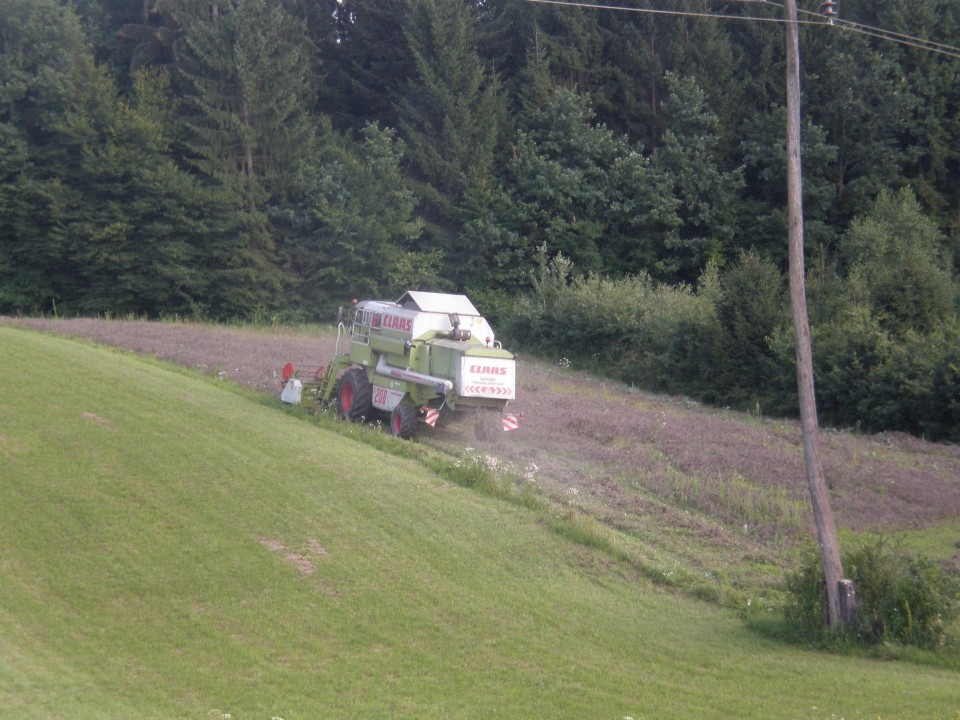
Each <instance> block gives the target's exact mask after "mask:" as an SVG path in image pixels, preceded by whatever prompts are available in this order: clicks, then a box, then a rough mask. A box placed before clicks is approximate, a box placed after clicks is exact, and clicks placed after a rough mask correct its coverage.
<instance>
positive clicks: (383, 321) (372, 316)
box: [281, 291, 518, 437]
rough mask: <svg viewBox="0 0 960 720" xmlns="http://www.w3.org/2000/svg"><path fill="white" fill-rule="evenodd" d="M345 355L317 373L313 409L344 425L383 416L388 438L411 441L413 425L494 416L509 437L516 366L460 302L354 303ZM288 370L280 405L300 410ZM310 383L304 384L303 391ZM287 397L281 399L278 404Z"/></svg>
mask: <svg viewBox="0 0 960 720" xmlns="http://www.w3.org/2000/svg"><path fill="white" fill-rule="evenodd" d="M341 328H342V329H343V331H344V332H346V333H347V337H348V340H349V347H348V349H347V350H346V351H345V352H344V353H343V354H339V347H338V351H337V354H336V355H335V357H334V359H333V361H332V362H331V363H330V364H329V365H328V366H326V367H325V368H324V369H323V372H322V373H318V378H317V380H316V382H315V383H313V385H314V391H315V394H316V397H317V401H318V402H319V403H320V404H323V405H328V404H335V405H336V408H337V413H338V415H339V416H340V417H341V418H343V419H345V420H354V421H356V420H360V419H371V418H373V417H375V416H376V415H377V414H378V413H381V414H385V415H388V416H389V419H390V422H389V427H390V431H391V433H392V434H393V435H396V436H398V437H411V436H412V435H413V434H414V433H415V432H416V429H417V427H418V423H420V422H426V423H428V424H430V425H431V426H432V425H435V424H436V423H437V420H438V419H439V417H440V416H441V412H444V413H447V412H451V413H474V414H475V415H476V417H477V420H478V427H481V426H482V425H483V422H484V418H486V417H489V416H490V415H493V414H497V415H498V416H499V419H500V423H501V426H502V427H503V429H504V430H513V429H516V427H517V423H518V419H517V416H516V414H514V413H511V412H508V411H507V405H508V404H509V403H511V402H512V401H515V400H516V361H515V360H514V357H513V355H512V354H511V353H510V352H508V351H507V350H504V349H503V347H501V345H500V343H499V342H498V341H497V340H496V338H495V336H494V333H493V329H492V328H491V327H490V324H489V323H488V322H487V321H486V319H485V318H484V317H483V316H482V315H480V313H479V312H478V311H477V309H476V308H475V307H474V306H473V303H471V302H470V300H469V299H467V297H466V296H465V295H451V294H446V293H432V292H418V291H409V292H406V293H404V295H403V296H402V297H401V298H400V299H399V300H397V301H395V302H389V301H380V300H363V301H360V302H354V304H353V308H352V312H351V314H350V318H349V329H348V328H347V327H346V326H341ZM295 374H296V373H295V369H292V366H291V365H289V364H288V366H287V367H285V369H284V377H283V379H282V385H283V394H282V395H281V399H284V401H285V402H294V401H295V402H299V399H300V398H299V387H300V381H299V380H298V379H297V378H296V377H295ZM309 384H310V383H308V385H309ZM284 395H286V398H284Z"/></svg>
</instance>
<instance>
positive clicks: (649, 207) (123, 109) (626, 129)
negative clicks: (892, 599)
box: [0, 0, 960, 437]
mask: <svg viewBox="0 0 960 720" xmlns="http://www.w3.org/2000/svg"><path fill="white" fill-rule="evenodd" d="M660 5H662V6H663V7H662V9H663V10H668V11H677V12H678V13H691V14H668V13H659V14H652V13H631V12H625V11H602V10H597V9H586V8H575V7H570V6H553V5H547V4H542V3H531V2H527V1H526V0H455V1H453V2H451V1H450V0H142V2H139V3H134V2H130V1H129V0H73V1H72V2H61V1H59V0H0V237H2V245H0V312H8V313H10V312H22V313H36V312H42V313H59V314H71V315H72V314H102V313H112V314H137V315H141V316H147V317H161V316H174V315H177V316H190V317H202V318H210V319H249V318H254V317H263V316H265V315H269V316H270V317H278V318H282V319H289V320H300V319H305V320H312V319H325V318H327V317H329V316H330V313H331V312H332V310H333V308H335V307H336V306H337V305H338V304H341V303H343V302H344V301H345V300H347V299H349V298H352V297H363V296H378V297H390V296H394V295H399V294H400V292H402V291H403V290H405V289H408V288H411V287H416V288H422V289H436V290H449V291H458V292H466V293H467V294H469V295H470V296H471V297H472V298H473V299H474V301H475V302H476V303H477V304H478V305H479V306H480V307H482V308H483V309H484V311H485V312H487V314H488V315H491V316H492V317H493V318H494V320H498V321H501V322H502V323H503V324H504V326H505V327H514V328H516V329H517V338H516V339H517V342H518V343H519V344H521V345H522V344H524V343H530V344H534V343H535V344H538V345H539V346H540V347H541V348H548V346H550V343H551V342H554V343H558V344H555V345H553V346H552V347H553V350H554V351H555V352H557V353H560V354H566V355H576V353H575V352H574V348H573V347H572V346H570V345H564V344H562V343H565V342H567V341H569V338H567V340H559V339H556V340H550V335H549V332H545V331H538V333H539V334H536V335H530V334H522V332H521V328H522V327H525V324H526V325H527V326H528V325H529V323H531V322H535V318H534V315H535V313H534V312H533V308H535V307H537V306H536V302H537V301H536V298H537V297H538V295H537V293H538V289H537V288H541V289H542V287H543V278H544V277H547V276H548V275H549V272H554V274H556V269H554V270H551V271H549V272H547V275H544V268H545V267H554V266H553V265H551V263H556V262H558V261H559V263H560V264H559V267H561V268H562V269H563V273H562V274H563V275H564V280H563V282H564V283H565V285H564V288H565V289H564V290H563V293H561V294H560V295H564V294H568V293H569V294H574V293H575V291H577V288H580V289H583V288H586V289H591V290H596V289H597V288H599V287H601V286H603V287H607V285H609V286H610V287H614V288H618V292H621V296H620V297H621V298H626V299H627V301H628V302H634V303H635V304H634V306H633V307H632V308H631V307H626V308H614V307H611V308H609V313H608V314H606V315H603V316H602V317H606V318H610V317H621V316H622V315H623V313H630V312H631V311H633V312H634V313H635V314H636V313H639V312H640V306H639V305H636V302H637V301H636V296H633V295H631V294H630V293H624V288H634V289H635V288H636V287H637V284H638V283H639V284H640V285H643V286H644V287H647V288H648V289H651V288H652V289H654V290H656V291H657V292H660V293H661V294H664V293H670V294H671V297H673V296H674V295H676V296H677V297H679V296H680V295H683V294H687V295H689V296H690V298H693V299H695V300H697V301H699V302H707V301H708V300H709V301H710V307H711V312H713V313H714V315H712V316H711V317H713V316H715V317H716V318H718V322H719V323H720V324H719V325H717V328H715V329H717V332H720V335H717V336H716V337H713V336H711V337H712V339H711V340H710V343H711V347H713V348H714V349H716V348H719V347H725V348H726V351H725V353H726V354H725V355H724V357H725V358H726V360H725V362H726V363H727V365H728V366H729V365H730V364H731V363H733V366H732V367H727V369H725V370H724V371H723V373H720V374H718V373H712V375H714V376H716V377H714V379H713V380H711V379H710V376H711V373H710V372H706V371H705V375H704V376H703V377H701V378H699V379H696V380H695V381H691V382H693V384H694V389H696V390H697V391H698V392H700V394H702V395H704V396H705V397H712V396H715V398H714V399H716V400H718V401H721V402H730V403H734V404H736V403H742V402H745V401H752V402H758V401H757V400H756V399H755V398H758V397H760V395H762V394H763V393H759V392H758V391H757V390H756V388H753V389H752V390H751V386H749V385H748V384H747V381H746V380H745V379H744V378H749V377H753V378H755V380H756V382H764V381H765V379H767V378H769V377H770V374H769V373H768V372H766V370H764V369H763V368H762V367H759V368H757V367H751V366H750V363H751V362H760V363H761V364H762V363H763V362H771V363H773V364H774V365H777V364H778V363H787V367H789V362H790V361H789V360H787V359H785V355H784V354H783V343H784V342H786V341H785V340H784V339H783V337H782V336H781V334H780V330H779V329H780V327H781V324H780V323H781V321H782V317H783V312H785V305H784V300H783V297H781V295H782V271H783V270H784V266H785V263H786V249H787V248H786V218H785V204H786V203H785V182H784V173H785V171H784V166H785V153H784V124H785V121H784V87H783V86H784V82H783V77H784V67H783V65H784V51H783V31H782V27H780V26H779V25H778V24H777V23H775V22H760V21H751V20H746V19H741V20H732V19H717V18H711V17H703V16H702V15H708V14H715V15H725V16H741V17H746V16H748V15H758V14H759V15H762V14H763V13H767V15H768V18H767V19H776V18H778V17H779V16H778V14H777V9H776V8H772V9H768V8H763V7H761V6H759V5H758V4H750V3H719V4H718V3H703V2H700V1H699V0H694V1H693V2H691V0H667V2H664V3H661V4H660ZM801 5H802V3H801ZM809 10H811V11H812V12H810V13H808V15H807V17H808V18H812V19H814V20H816V19H817V16H816V14H815V12H816V8H809ZM693 11H697V12H698V13H699V15H698V14H694V12H693ZM841 13H842V15H843V17H844V18H846V19H848V20H854V21H856V22H858V23H862V24H863V25H864V26H868V27H882V28H886V29H888V30H892V31H896V32H898V33H902V34H903V35H904V36H911V37H922V38H929V39H931V40H935V41H939V42H941V43H945V44H947V45H949V44H950V43H951V42H956V40H957V38H960V8H958V7H957V5H956V3H955V2H953V0H875V1H867V0H846V2H845V3H844V4H843V7H842V8H841ZM801 32H802V36H801V53H802V57H803V88H804V98H803V102H804V123H805V127H804V132H803V144H804V148H803V153H804V155H803V157H804V183H805V198H804V203H805V214H806V241H807V256H808V263H809V268H810V272H811V280H810V292H811V297H812V302H813V304H814V306H815V311H814V312H815V314H814V317H813V320H814V323H816V322H817V321H818V317H819V319H820V321H821V328H820V330H817V329H816V327H815V333H817V332H819V333H820V336H819V337H820V339H819V341H818V342H819V348H818V347H817V346H815V348H814V350H815V353H817V352H819V353H820V354H821V356H823V357H830V358H832V359H831V360H830V362H831V363H833V365H830V366H829V367H827V368H826V371H825V372H826V375H825V376H824V379H823V381H822V382H821V386H823V385H824V384H826V385H827V386H828V387H830V386H831V381H830V379H829V378H831V377H833V378H835V384H836V388H835V390H829V391H828V392H829V393H830V397H831V398H833V401H834V402H835V403H837V404H840V405H842V404H844V403H847V404H848V405H851V406H856V405H857V402H854V400H853V399H850V398H847V399H844V398H845V397H846V395H849V394H850V393H855V394H857V393H866V392H875V391H876V388H877V382H878V381H877V380H876V376H875V373H877V372H879V370H878V368H887V370H885V372H887V375H884V377H885V378H886V379H885V380H884V385H883V386H884V388H886V391H887V392H888V394H892V395H893V396H894V397H897V396H900V395H902V393H901V392H900V390H902V388H903V387H908V386H909V387H913V386H919V385H922V384H923V383H921V382H920V381H919V380H917V379H916V377H915V376H916V375H917V373H918V372H921V371H918V370H917V369H916V367H914V364H915V363H914V359H916V360H917V361H918V362H920V363H921V365H923V363H926V365H924V367H926V368H927V369H928V370H929V372H930V373H934V374H936V373H940V375H938V376H937V377H940V380H939V381H938V382H939V383H940V385H936V383H934V385H930V383H927V386H928V390H927V392H928V397H927V400H926V402H928V403H930V404H934V403H938V402H939V403H940V404H944V403H945V404H946V407H948V408H952V410H950V412H952V413H953V419H952V420H950V417H947V419H946V420H943V419H941V420H938V423H940V424H938V427H940V426H941V425H943V424H944V423H945V427H947V428H950V427H953V428H954V429H953V430H952V431H950V430H947V431H943V430H938V431H936V432H934V433H933V434H936V435H938V436H940V437H943V436H951V433H956V432H957V430H956V428H957V427H960V408H958V407H957V406H958V404H960V399H958V397H957V394H956V393H957V387H958V385H960V383H958V382H957V381H956V377H957V374H958V373H960V370H958V369H957V360H956V358H955V356H951V355H950V352H949V351H950V348H951V347H955V344H956V343H955V340H956V333H957V325H958V321H957V306H958V294H960V291H958V285H960V284H958V279H957V278H958V263H960V259H958V258H960V158H958V153H960V78H958V69H960V60H958V59H957V58H956V57H954V56H952V55H950V54H944V53H937V52H929V51H927V50H922V49H919V48H917V47H914V46H911V45H909V44H900V43H891V42H889V41H885V40H881V39H879V38H877V37H875V36H872V35H870V34H861V33H855V32H852V31H850V30H849V29H845V28H843V27H841V26H839V25H833V26H831V25H828V24H826V23H825V22H811V23H809V24H806V25H804V26H803V28H802V31H801ZM538 268H539V270H538ZM538 273H539V276H538ZM774 280H776V281H774ZM738 283H739V284H742V287H741V288H740V290H737V291H735V290H733V289H732V288H734V287H735V286H736V285H737V284H738ZM605 284H606V285H605ZM711 288H712V290H711ZM720 288H725V289H723V292H720V290H719V289H720ZM761 290H762V291H763V292H764V293H768V295H764V297H763V298H762V299H761V298H755V297H754V295H755V294H756V293H758V292H760V291H761ZM651 291H653V290H651ZM711 292H713V293H714V294H713V295H711V294H710V293H711ZM736 292H739V293H741V294H740V295H739V296H738V295H736V294H735V293H736ZM615 295H616V293H613V295H611V297H613V296H615ZM720 298H727V300H724V301H721V300H720ZM751 298H754V301H755V303H756V307H754V308H753V309H752V310H751V309H750V307H748V306H749V303H750V302H751V301H752V300H751ZM541 299H542V298H541ZM741 301H742V306H741ZM718 303H719V304H718ZM724 303H726V304H724ZM679 305H682V303H677V306H678V307H679ZM539 307H540V309H541V310H542V311H543V312H544V313H547V312H548V311H547V309H546V306H545V305H544V304H543V303H542V302H541V304H540V305H539ZM554 309H556V308H554ZM754 311H755V312H756V313H759V315H754V314H752V313H753V312H754ZM544 317H546V315H544ZM724 318H725V320H724ZM540 319H541V320H542V319H543V317H541V318H540ZM774 319H775V320H776V321H775V322H774ZM634 322H635V324H636V322H638V321H637V320H636V318H635V321H634ZM538 327H539V326H538ZM584 332H585V333H586V332H587V329H586V328H584ZM605 332H606V330H604V331H602V332H601V338H600V339H595V340H592V341H590V342H582V343H581V345H583V349H582V352H583V357H584V358H585V359H586V360H590V359H591V358H592V361H594V362H596V361H597V356H598V355H601V354H608V355H610V356H611V357H613V356H614V355H616V352H617V350H616V349H617V348H620V350H624V343H623V342H622V341H621V342H618V343H617V342H615V343H613V345H612V346H611V345H610V344H609V343H608V344H606V345H597V343H598V342H602V337H605V335H604V333H605ZM711 332H713V331H711ZM951 333H953V334H952V335H951ZM721 336H723V337H721ZM702 339H703V338H701V340H702ZM689 340H690V338H689V337H687V338H686V340H684V336H682V335H681V336H679V337H676V338H674V341H675V342H676V343H677V346H679V345H682V344H683V342H687V341H689ZM855 343H860V345H859V346H857V347H856V348H854V347H852V344H855ZM951 343H954V344H953V346H951ZM694 344H695V343H694ZM576 345H577V344H576V343H574V346H576ZM692 346H693V345H691V347H692ZM937 347H943V348H946V350H944V351H943V352H942V353H940V354H939V355H937V357H936V358H933V357H927V355H928V354H929V353H931V352H933V350H931V348H937ZM701 350H702V348H701ZM918 354H919V355H921V356H923V357H920V358H917V355H918ZM634 355H635V353H634ZM630 357H631V355H630V353H626V354H625V355H624V357H623V358H622V359H618V360H616V361H615V362H611V364H610V367H608V368H607V369H608V370H609V371H615V372H619V373H621V375H623V376H627V375H629V376H631V377H635V378H637V379H638V380H641V381H644V382H646V381H647V380H645V379H644V377H641V375H639V374H638V371H637V369H636V367H637V364H636V363H634V364H633V365H632V366H631V360H630ZM718 357H719V356H718ZM730 358H742V359H741V360H740V361H734V360H731V359H730ZM896 358H899V359H896ZM951 358H953V359H951ZM689 362H694V359H690V360H689ZM737 362H740V363H741V364H742V366H738V365H737V364H736V363H737ZM890 363H893V365H890ZM777 366H778V367H780V366H779V365H777ZM631 367H632V369H631ZM678 367H680V366H678ZM715 367H716V368H720V365H716V366H715ZM891 367H895V368H896V369H895V370H891V369H890V368H891ZM618 368H619V369H618ZM931 368H939V370H937V369H931ZM951 368H952V369H951ZM741 371H742V372H741ZM781 372H782V369H781ZM923 372H926V371H923ZM631 373H632V375H631ZM657 373H666V374H667V375H669V374H670V371H669V369H668V368H664V369H662V370H657ZM831 373H832V374H831ZM857 373H860V376H857V377H859V380H858V379H857V377H854V376H856V374H857ZM871 373H873V374H874V375H871ZM911 373H912V375H911ZM951 373H952V374H951ZM928 374H929V373H928ZM674 375H676V376H678V377H679V376H682V375H683V373H681V372H674ZM721 375H722V376H723V377H726V378H727V380H725V381H724V380H722V377H721ZM871 376H872V377H874V381H868V380H867V378H868V377H871ZM888 376H889V377H888ZM651 377H652V376H651ZM910 377H914V385H913V386H911V385H910V382H909V378H910ZM818 381H819V380H818ZM651 382H653V381H651ZM657 382H658V383H659V384H660V385H664V381H657ZM931 382H932V381H931ZM711 383H713V389H708V388H707V386H708V385H710V384H711ZM858 383H859V385H858ZM951 383H953V384H952V385H951ZM655 384H656V383H655ZM666 385H669V383H666ZM741 385H742V387H741ZM934 386H936V387H937V388H940V389H939V390H938V391H937V392H942V391H944V389H946V390H947V391H950V392H952V393H953V395H952V396H948V397H946V398H943V397H942V396H941V397H939V398H937V397H936V396H935V395H930V394H929V393H931V392H934V391H933V390H932V389H930V388H933V387H934ZM670 387H673V386H672V385H671V386H670ZM718 388H719V389H718ZM723 388H727V389H726V390H724V389H723ZM852 388H859V389H858V390H856V391H854V390H853V389H852ZM898 388H899V389H900V390H898ZM785 392H788V391H785ZM918 392H919V391H918ZM920 394H921V395H922V393H920ZM835 396H836V397H835ZM824 401H827V398H824V400H823V401H822V402H824ZM917 402H920V401H919V400H918V401H917ZM764 404H765V405H767V406H770V407H772V406H774V405H778V406H783V407H789V406H790V400H789V398H787V399H786V400H784V399H783V398H780V399H769V400H764ZM827 405H828V406H829V402H827ZM860 405H861V406H862V407H867V406H866V405H863V403H860ZM868 405H869V403H868ZM864 412H866V411H865V410H862V409H861V410H857V411H856V412H854V413H853V414H852V415H849V414H848V415H849V417H852V416H853V415H856V416H857V419H858V420H859V419H860V415H862V414H864ZM887 415H888V416H889V415H897V413H893V412H887ZM849 417H848V416H842V421H843V422H847V421H850V420H849ZM911 422H912V424H911ZM951 423H952V425H951ZM928 425H929V424H928ZM883 426H884V427H907V428H909V429H913V430H918V428H919V431H921V432H932V431H929V430H928V429H923V428H922V427H920V426H918V425H917V423H916V422H914V421H910V422H907V423H906V425H904V423H903V422H900V421H896V422H885V423H884V424H883ZM924 427H927V426H924Z"/></svg>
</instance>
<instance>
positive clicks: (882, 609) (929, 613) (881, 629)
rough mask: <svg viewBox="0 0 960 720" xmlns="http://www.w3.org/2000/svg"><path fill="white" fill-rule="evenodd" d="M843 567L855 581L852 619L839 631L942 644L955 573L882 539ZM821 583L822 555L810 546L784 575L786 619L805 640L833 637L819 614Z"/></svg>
mask: <svg viewBox="0 0 960 720" xmlns="http://www.w3.org/2000/svg"><path fill="white" fill-rule="evenodd" d="M843 566H844V569H845V572H846V575H847V577H849V578H850V579H851V580H852V581H853V583H854V587H855V591H856V595H857V618H856V623H855V625H854V627H852V628H848V629H846V630H844V631H843V632H842V633H841V636H846V637H849V638H850V639H854V640H856V641H858V642H860V643H862V644H864V645H881V644H902V645H914V646H917V647H921V648H926V649H936V648H938V647H940V646H943V645H945V644H946V643H947V641H948V639H949V637H948V636H949V634H950V630H949V628H950V624H951V622H952V621H953V619H954V618H956V617H957V612H958V597H960V595H958V594H960V582H958V579H957V578H956V577H955V576H953V575H949V574H948V573H947V572H946V571H945V570H944V569H943V568H941V567H940V566H939V565H937V564H935V563H933V562H931V561H930V560H928V559H926V558H924V557H921V556H918V555H911V554H909V553H907V552H904V551H902V550H901V549H899V548H896V547H890V546H889V545H888V543H887V542H886V541H885V540H883V539H882V538H881V539H880V540H876V541H873V542H869V543H866V544H864V545H863V546H861V547H860V548H858V549H857V550H855V551H853V552H851V553H850V554H849V555H847V556H846V557H844V559H843ZM823 586H824V579H823V568H822V565H821V559H820V555H819V553H817V552H815V551H814V552H810V553H808V555H807V556H806V557H805V559H804V561H803V563H802V564H801V566H800V568H799V569H798V570H796V571H795V572H794V573H793V574H791V575H790V576H789V577H788V578H787V598H788V602H787V605H786V607H785V612H784V614H785V618H786V621H787V624H788V626H790V627H791V628H792V630H793V631H794V632H796V633H797V634H798V635H799V636H801V637H803V638H806V639H808V640H814V641H823V640H826V639H829V638H830V637H832V636H834V634H833V633H831V631H830V630H829V629H828V628H826V624H825V622H824V618H823V593H824V591H823Z"/></svg>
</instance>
